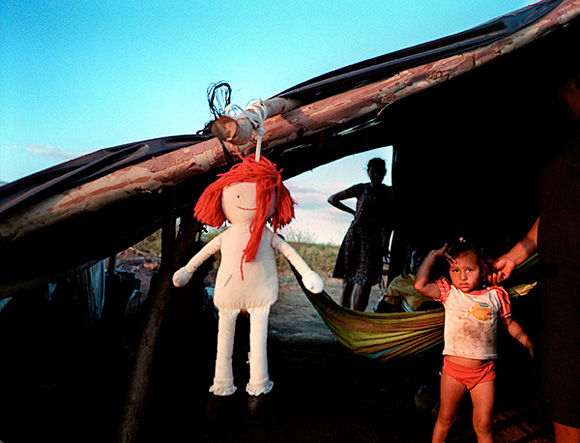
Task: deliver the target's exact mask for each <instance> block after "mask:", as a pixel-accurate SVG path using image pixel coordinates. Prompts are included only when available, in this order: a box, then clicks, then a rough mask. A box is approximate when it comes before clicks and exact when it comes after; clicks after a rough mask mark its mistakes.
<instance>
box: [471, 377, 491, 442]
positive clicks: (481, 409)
mask: <svg viewBox="0 0 580 443" xmlns="http://www.w3.org/2000/svg"><path fill="white" fill-rule="evenodd" d="M494 400H495V382H494V381H493V380H490V381H486V382H484V383H481V384H479V385H477V386H476V387H475V388H473V389H472V390H471V401H472V402H473V428H474V430H475V434H476V435H477V441H478V443H493V429H492V414H493V403H494Z"/></svg>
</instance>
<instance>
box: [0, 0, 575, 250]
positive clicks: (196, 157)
mask: <svg viewBox="0 0 580 443" xmlns="http://www.w3.org/2000/svg"><path fill="white" fill-rule="evenodd" d="M578 16H580V7H578V5H577V2H576V1H575V0H565V1H563V2H562V3H561V4H560V5H558V7H556V8H554V10H552V11H550V12H549V13H548V14H546V15H545V16H544V17H543V18H542V20H538V21H536V22H534V23H532V24H530V25H529V26H527V27H526V28H523V29H521V30H519V31H517V32H515V33H513V34H511V35H509V36H506V37H504V38H502V39H499V40H497V41H494V42H492V43H490V44H489V45H487V46H483V47H480V48H476V49H473V50H471V51H467V52H465V53H461V54H455V55H451V56H449V57H447V58H443V59H440V60H436V61H434V62H430V63H427V64H424V65H421V66H416V67H413V68H410V69H406V70H404V71H401V72H399V73H398V74H396V75H394V76H392V77H389V78H387V79H385V80H381V81H378V82H376V83H372V84H369V85H365V86H362V87H360V88H356V89H352V90H349V91H346V92H343V93H341V94H336V95H334V96H332V97H328V98H326V99H323V100H319V101H317V102H314V103H309V104H305V105H303V106H300V107H298V108H295V109H291V110H289V111H286V112H284V113H283V114H278V115H274V116H273V117H271V118H268V119H267V120H266V121H265V122H264V130H265V131H266V133H265V134H264V136H263V137H262V152H267V150H268V149H272V148H274V147H276V146H279V145H283V144H285V143H288V142H291V141H294V140H298V139H300V138H301V137H305V136H309V135H313V134H317V133H320V132H321V131H324V130H326V129H329V128H332V127H334V126H336V125H340V124H343V123H347V122H349V121H352V120H353V119H356V118H358V117H361V116H364V115H366V114H369V113H371V112H377V111H378V110H380V109H382V108H384V107H387V106H389V105H390V104H392V103H395V102H396V101H398V100H401V99H403V98H405V97H408V96H411V95H413V94H415V93H417V92H419V91H422V90H425V89H428V88H430V87H432V86H434V85H437V84H440V83H443V82H445V81H447V80H449V79H451V78H454V77H457V76H459V75H461V74H464V73H466V72H469V71H471V70H472V69H474V68H477V67H479V66H481V65H484V64H487V63H489V62H490V61H492V60H495V59H497V58H499V57H501V56H503V55H504V54H508V53H511V52H513V51H514V50H516V49H518V48H520V47H522V46H525V45H526V44H528V43H529V42H531V41H534V40H536V39H538V38H540V37H542V36H544V35H546V34H548V33H549V32H551V31H553V30H555V29H558V28H559V27H560V26H561V25H562V23H568V22H569V21H571V20H572V19H574V18H576V17H578ZM281 100H283V99H281ZM267 102H268V101H267ZM286 105H288V103H286ZM224 133H225V134H227V133H228V132H227V131H225V132H224ZM255 146H256V141H255V140H253V139H252V138H250V139H249V140H248V141H247V142H246V143H244V144H242V145H239V148H238V149H239V151H240V152H245V151H247V150H249V151H250V152H251V150H252V149H255ZM232 154H233V153H232ZM227 162H228V159H227V158H226V156H225V154H224V152H223V147H222V144H221V142H220V140H218V139H217V138H212V139H209V140H206V141H204V142H201V143H198V144H195V145H191V146H188V147H184V148H181V149H179V150H176V151H173V152H170V153H168V154H165V155H161V156H159V157H155V158H152V159H150V160H146V161H144V162H141V163H139V164H137V165H132V166H127V167H125V168H123V169H120V170H118V171H115V172H113V173H111V174H109V175H107V176H105V177H102V178H99V179H97V180H94V181H92V182H90V183H86V184H84V185H81V186H78V187H76V188H72V189H69V190H67V191H65V192H63V193H61V194H58V195H55V196H53V197H50V198H47V199H45V200H43V201H42V202H40V203H38V204H36V205H32V206H30V207H28V208H25V209H23V210H21V211H16V212H14V213H13V214H11V215H10V216H9V217H6V218H5V219H3V220H0V243H2V242H9V241H12V240H15V239H17V238H19V237H21V236H23V235H26V234H27V233H29V232H32V231H35V230H37V229H38V228H39V227H42V226H48V225H51V224H54V223H57V222H59V221H62V220H67V219H71V218H74V217H76V216H78V215H80V214H83V213H86V212H88V211H97V210H98V209H99V208H102V207H103V206H106V205H109V204H111V203H115V202H119V201H122V200H124V199H127V198H129V197H131V196H133V195H135V194H138V193H150V192H158V191H160V190H161V189H163V188H165V187H170V186H174V185H176V184H178V183H180V182H181V181H183V180H185V179H188V178H191V177H194V176H196V175H198V174H201V173H203V172H205V171H207V170H209V169H211V168H214V167H221V166H225V165H227Z"/></svg>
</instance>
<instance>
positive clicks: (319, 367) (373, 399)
mask: <svg viewBox="0 0 580 443" xmlns="http://www.w3.org/2000/svg"><path fill="white" fill-rule="evenodd" d="M283 283H285V284H283V286H282V288H283V290H282V292H281V293H280V298H279V301H278V302H277V303H276V304H275V305H274V307H273V309H272V313H271V317H270V333H269V342H268V348H269V350H268V353H269V354H268V356H269V368H270V376H271V379H272V380H273V381H274V383H275V386H274V389H273V390H272V392H271V393H270V394H268V397H267V403H266V410H265V413H264V414H263V415H262V416H259V417H252V416H250V415H249V414H248V412H247V394H246V393H245V390H244V388H245V383H246V382H247V378H248V373H247V371H248V367H247V364H246V363H245V362H246V360H247V359H246V354H245V353H246V352H247V343H245V341H244V339H243V337H244V336H245V334H247V332H248V329H247V328H248V325H247V322H245V321H244V319H243V318H242V317H241V318H240V320H239V321H238V331H237V333H236V334H237V335H236V350H235V351H234V353H235V355H234V372H235V377H236V384H237V386H238V391H237V392H236V393H235V394H234V395H233V398H232V399H231V404H230V405H229V407H230V409H229V413H228V414H227V415H226V416H225V418H222V419H219V420H211V419H210V418H209V417H208V416H207V414H206V405H207V399H208V395H209V394H208V393H207V388H208V387H209V385H210V384H211V378H212V376H213V360H212V358H213V354H212V350H210V349H209V347H211V346H212V345H211V344H210V345H209V346H208V355H210V356H211V357H210V358H208V360H207V361H206V366H205V371H206V372H205V379H206V382H205V383H197V384H196V385H195V388H194V389H193V390H195V392H196V394H197V395H193V396H191V395H184V396H183V397H181V398H175V397H170V398H169V399H167V398H165V399H164V400H162V403H163V408H162V410H163V412H159V409H158V408H155V409H156V411H157V412H155V414H156V415H155V416H154V417H151V416H149V418H147V419H146V422H145V424H144V426H143V428H142V433H141V436H140V438H141V439H142V441H144V442H147V443H149V442H193V441H195V442H215V443H221V442H224V443H225V442H252V443H254V442H256V443H257V442H289V443H290V442H297V443H298V442H328V443H339V442H345V443H347V442H348V443H351V442H408V443H414V442H427V441H430V438H431V432H432V429H433V425H434V422H435V418H436V417H435V414H433V413H432V411H431V410H422V409H419V408H417V407H416V405H415V401H414V396H415V394H416V393H417V390H418V389H419V387H420V386H422V385H424V384H425V383H431V384H432V385H433V392H432V394H433V397H434V401H433V403H435V402H436V400H437V386H436V385H437V381H438V377H439V376H438V371H439V369H440V368H439V365H440V361H441V360H440V356H439V354H440V351H441V350H440V349H439V350H436V351H435V352H434V353H432V354H430V355H423V356H419V357H408V358H404V359H401V360H399V361H395V362H377V361H373V360H370V359H367V358H364V357H357V356H354V355H353V354H351V353H350V352H349V351H348V350H347V349H345V348H344V347H343V346H342V345H340V344H339V343H338V342H337V341H336V340H335V339H334V337H333V336H332V334H331V333H330V331H329V329H328V328H327V327H326V325H325V324H324V322H323V321H322V319H321V318H320V316H319V315H318V313H317V312H316V310H315V309H314V308H313V306H312V305H311V304H310V302H309V301H308V299H307V298H306V296H305V295H304V294H302V293H301V291H300V288H299V287H298V286H297V285H296V284H295V282H293V281H290V280H289V281H287V282H283ZM326 290H327V292H328V293H329V294H331V295H332V296H333V298H335V300H336V299H337V298H338V294H339V290H340V281H339V280H335V279H329V280H327V281H326ZM379 296H380V294H379V291H378V289H377V288H375V289H374V290H373V293H372V294H371V301H370V303H369V307H368V308H367V310H371V309H372V306H374V304H375V303H376V301H377V300H378V298H379ZM504 354H510V355H512V356H513V359H515V360H517V361H515V363H513V362H512V361H511V359H510V358H508V359H507V360H508V361H506V363H505V364H504V366H500V365H498V377H501V378H500V379H498V383H497V390H498V393H497V399H496V413H495V416H494V423H495V424H494V427H495V432H496V441H497V442H506V443H507V442H519V443H524V442H526V443H527V442H538V443H544V442H546V443H547V442H553V441H554V440H553V435H552V431H551V427H550V425H549V423H548V422H547V421H546V420H544V419H543V418H541V417H540V416H539V415H538V414H537V412H536V407H535V404H534V398H533V394H532V392H533V389H531V388H530V385H531V381H530V380H531V374H529V373H528V372H527V369H526V368H529V365H528V364H526V363H521V360H522V359H521V355H522V354H520V353H518V352H515V353H514V352H512V351H511V349H507V350H506V351H504ZM528 363H529V362H528ZM177 379H179V377H177ZM193 390H192V391H190V392H193ZM161 397H162V398H163V396H161ZM470 407H471V405H470V401H469V399H466V400H465V401H464V404H462V409H461V414H460V418H459V420H458V422H457V423H456V425H455V426H454V428H453V429H452V432H451V434H450V436H449V439H448V441H449V442H465V443H466V442H475V441H476V439H475V436H474V434H473V431H472V428H471V423H470V422H471V419H470Z"/></svg>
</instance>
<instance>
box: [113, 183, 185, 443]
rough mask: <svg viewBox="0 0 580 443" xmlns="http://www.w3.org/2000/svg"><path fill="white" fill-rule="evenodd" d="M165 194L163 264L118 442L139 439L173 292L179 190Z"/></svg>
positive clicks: (151, 299)
mask: <svg viewBox="0 0 580 443" xmlns="http://www.w3.org/2000/svg"><path fill="white" fill-rule="evenodd" d="M166 192H168V194H169V196H168V197H169V198H168V199H167V200H168V201H167V203H168V208H167V210H166V213H165V220H164V225H163V231H162V245H161V247H162V252H161V265H160V267H159V273H158V274H157V275H156V276H155V278H154V280H153V281H152V288H151V290H150V291H149V294H148V297H147V299H148V301H149V306H148V313H147V318H146V320H145V324H144V325H143V329H142V331H141V337H140V339H139V345H138V348H137V353H136V355H135V360H134V362H133V370H132V373H131V379H130V382H129V391H128V394H127V399H126V403H125V409H124V413H123V418H122V422H121V426H120V428H119V432H118V435H117V442H118V443H133V442H134V441H135V440H136V438H137V433H138V431H139V422H140V419H141V410H142V406H143V402H144V400H145V396H146V394H147V388H148V386H149V378H150V375H151V366H152V362H153V353H154V350H155V344H156V342H157V336H158V334H159V329H160V327H161V323H162V322H163V318H164V316H165V311H166V308H167V303H168V301H169V297H170V295H171V291H172V289H173V284H172V281H171V278H172V275H173V268H174V266H173V250H174V245H175V221H176V210H175V192H176V191H175V188H169V189H168V190H167V191H166Z"/></svg>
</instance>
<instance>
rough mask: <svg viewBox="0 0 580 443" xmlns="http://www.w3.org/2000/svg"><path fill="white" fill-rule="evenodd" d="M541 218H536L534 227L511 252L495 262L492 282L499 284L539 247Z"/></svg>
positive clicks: (491, 276) (491, 277)
mask: <svg viewBox="0 0 580 443" xmlns="http://www.w3.org/2000/svg"><path fill="white" fill-rule="evenodd" d="M539 224H540V218H539V217H538V219H537V220H536V222H535V223H534V226H532V229H530V231H529V232H528V233H527V234H526V235H525V236H524V238H522V239H521V240H520V241H519V242H518V243H516V244H515V245H514V247H513V248H512V249H510V251H509V252H507V253H505V254H504V255H502V256H501V257H499V258H498V259H497V260H496V261H495V262H494V263H493V270H492V272H491V275H490V279H491V282H492V283H493V284H494V285H497V284H499V283H501V282H502V281H504V280H505V279H506V278H508V277H509V276H510V275H511V273H512V272H513V270H514V269H515V267H516V266H517V265H519V264H520V263H522V262H523V261H524V260H526V259H527V258H528V257H529V256H531V255H532V254H533V253H534V252H536V249H538V225H539Z"/></svg>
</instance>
